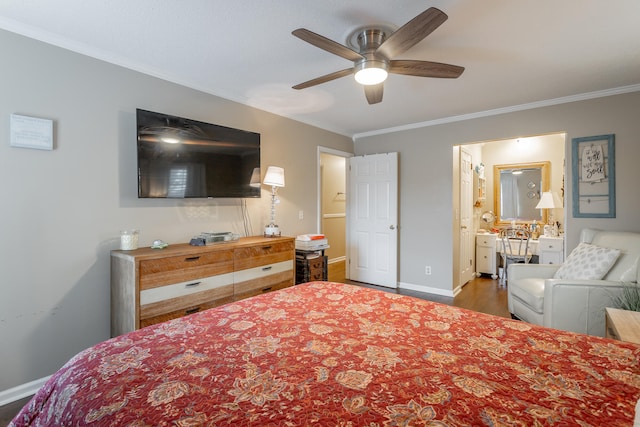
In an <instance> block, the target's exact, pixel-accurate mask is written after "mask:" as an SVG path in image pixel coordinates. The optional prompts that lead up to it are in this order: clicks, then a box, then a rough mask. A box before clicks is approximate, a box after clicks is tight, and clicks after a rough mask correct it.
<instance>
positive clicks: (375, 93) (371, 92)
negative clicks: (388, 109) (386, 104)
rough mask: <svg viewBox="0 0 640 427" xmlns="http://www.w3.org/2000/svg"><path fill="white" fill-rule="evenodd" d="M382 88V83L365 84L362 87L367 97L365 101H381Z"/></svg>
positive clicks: (371, 102) (375, 102)
mask: <svg viewBox="0 0 640 427" xmlns="http://www.w3.org/2000/svg"><path fill="white" fill-rule="evenodd" d="M383 89H384V87H383V86H382V83H379V84H377V85H366V86H365V87H364V94H365V95H366V97H367V102H369V104H377V103H378V102H381V101H382V93H383Z"/></svg>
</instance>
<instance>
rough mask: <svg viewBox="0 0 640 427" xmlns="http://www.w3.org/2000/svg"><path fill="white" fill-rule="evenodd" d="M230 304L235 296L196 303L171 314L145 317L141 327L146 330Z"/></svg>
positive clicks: (164, 313) (141, 320)
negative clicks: (146, 328) (148, 327)
mask: <svg viewBox="0 0 640 427" xmlns="http://www.w3.org/2000/svg"><path fill="white" fill-rule="evenodd" d="M229 302H233V295H230V296H226V297H224V298H216V299H214V300H211V301H206V302H204V303H197V304H196V303H195V302H194V305H192V306H189V307H186V308H181V309H179V310H175V311H171V312H163V313H161V314H158V315H154V316H151V317H144V318H142V319H140V327H141V328H144V327H145V326H150V325H155V324H156V323H160V322H166V321H167V320H171V319H177V318H179V317H183V316H187V315H189V314H193V313H197V312H199V311H204V310H208V309H210V308H213V307H218V306H220V305H223V304H227V303H229Z"/></svg>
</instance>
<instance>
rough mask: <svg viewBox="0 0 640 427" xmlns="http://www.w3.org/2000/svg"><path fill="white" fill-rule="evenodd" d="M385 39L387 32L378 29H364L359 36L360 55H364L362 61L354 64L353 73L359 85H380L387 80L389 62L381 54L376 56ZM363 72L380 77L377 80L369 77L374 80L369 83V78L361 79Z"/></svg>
mask: <svg viewBox="0 0 640 427" xmlns="http://www.w3.org/2000/svg"><path fill="white" fill-rule="evenodd" d="M385 39H386V34H385V32H384V31H382V30H379V29H376V28H368V29H364V30H362V31H361V32H360V33H359V34H358V45H359V46H360V51H359V53H360V55H362V59H361V60H358V61H355V62H354V67H353V71H354V73H355V78H356V81H358V82H359V83H361V84H365V85H366V84H378V83H379V82H380V81H383V80H384V79H386V76H387V73H388V71H389V60H388V59H387V58H385V57H384V56H382V55H380V54H376V50H377V49H378V47H379V46H380V45H381V44H382V43H383V42H384V41H385ZM363 70H369V72H376V73H378V76H379V77H378V78H377V79H376V78H375V77H369V79H371V78H373V79H374V80H373V81H372V82H371V81H368V79H367V78H365V79H364V80H363V78H362V77H361V76H362V73H360V72H361V71H363ZM358 73H360V74H358Z"/></svg>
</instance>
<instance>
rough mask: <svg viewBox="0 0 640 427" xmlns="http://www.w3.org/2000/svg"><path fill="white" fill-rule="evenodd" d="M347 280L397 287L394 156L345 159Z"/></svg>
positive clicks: (396, 210)
mask: <svg viewBox="0 0 640 427" xmlns="http://www.w3.org/2000/svg"><path fill="white" fill-rule="evenodd" d="M349 193H350V195H349V210H348V215H349V278H350V279H351V280H355V281H359V282H366V283H371V284H376V285H381V286H387V287H392V288H396V287H397V286H398V153H386V154H374V155H368V156H358V157H351V158H350V159H349Z"/></svg>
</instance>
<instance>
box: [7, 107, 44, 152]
mask: <svg viewBox="0 0 640 427" xmlns="http://www.w3.org/2000/svg"><path fill="white" fill-rule="evenodd" d="M9 127H10V133H11V137H10V138H9V139H10V142H9V144H10V145H11V146H12V147H20V148H35V149H37V150H53V120H49V119H40V118H37V117H29V116H22V115H20V114H11V123H10V126H9Z"/></svg>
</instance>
